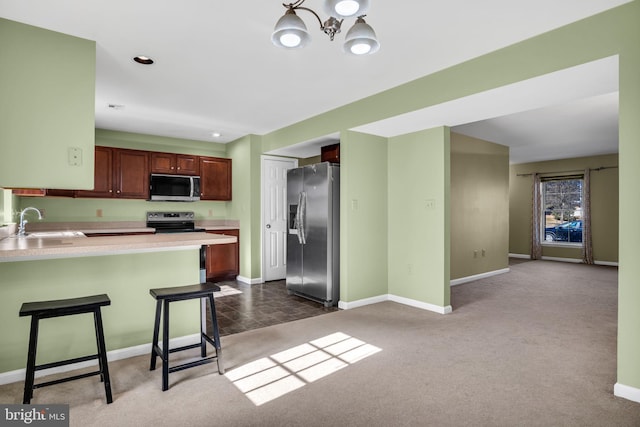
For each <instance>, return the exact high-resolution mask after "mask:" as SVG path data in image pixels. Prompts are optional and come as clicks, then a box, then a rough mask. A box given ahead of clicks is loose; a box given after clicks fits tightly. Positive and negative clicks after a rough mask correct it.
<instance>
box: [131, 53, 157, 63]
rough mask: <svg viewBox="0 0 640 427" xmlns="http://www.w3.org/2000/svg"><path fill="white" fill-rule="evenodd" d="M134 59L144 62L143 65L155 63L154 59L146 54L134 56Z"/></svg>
mask: <svg viewBox="0 0 640 427" xmlns="http://www.w3.org/2000/svg"><path fill="white" fill-rule="evenodd" d="M133 60H134V61H136V62H137V63H138V64H143V65H151V64H153V59H151V58H149V57H148V56H144V55H138V56H134V57H133Z"/></svg>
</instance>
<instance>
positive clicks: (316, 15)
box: [293, 0, 324, 31]
mask: <svg viewBox="0 0 640 427" xmlns="http://www.w3.org/2000/svg"><path fill="white" fill-rule="evenodd" d="M302 1H304V0H302ZM293 9H302V10H306V11H307V12H311V13H313V16H315V17H316V19H317V20H318V23H319V24H320V29H321V30H322V31H324V25H323V24H322V19H320V17H319V16H318V14H317V13H315V12H314V11H313V10H311V9H309V8H308V7H302V6H295V7H294V8H293Z"/></svg>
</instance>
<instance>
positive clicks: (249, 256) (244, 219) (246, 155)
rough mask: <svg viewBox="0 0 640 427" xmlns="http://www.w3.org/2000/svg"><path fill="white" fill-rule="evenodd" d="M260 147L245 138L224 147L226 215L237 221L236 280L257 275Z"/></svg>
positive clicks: (256, 138)
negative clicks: (228, 190) (228, 192)
mask: <svg viewBox="0 0 640 427" xmlns="http://www.w3.org/2000/svg"><path fill="white" fill-rule="evenodd" d="M261 143H262V140H261V138H260V137H259V136H257V135H248V136H246V137H243V138H240V139H238V140H236V141H234V142H232V143H230V144H228V147H227V153H228V156H229V158H231V159H232V173H233V175H232V182H233V196H232V200H231V202H229V204H228V215H229V216H230V217H231V218H234V219H237V220H239V221H240V276H243V277H246V278H249V279H255V278H259V277H260V275H261V271H260V267H261V264H260V263H261V258H260V254H261V253H262V252H261V244H262V238H261V236H262V233H261V232H260V227H261V226H260V221H261V216H260V214H261V211H260V202H261V199H260V191H261V187H260V180H261V172H260V155H261Z"/></svg>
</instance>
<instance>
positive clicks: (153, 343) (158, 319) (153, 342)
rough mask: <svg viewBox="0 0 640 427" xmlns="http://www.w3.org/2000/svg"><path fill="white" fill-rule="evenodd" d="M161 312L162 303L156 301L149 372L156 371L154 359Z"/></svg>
mask: <svg viewBox="0 0 640 427" xmlns="http://www.w3.org/2000/svg"><path fill="white" fill-rule="evenodd" d="M161 312H162V301H161V300H158V301H157V302H156V321H155V323H154V326H153V341H152V342H151V364H150V365H149V370H150V371H153V370H155V369H156V357H158V353H157V352H156V348H158V335H159V333H160V313H161Z"/></svg>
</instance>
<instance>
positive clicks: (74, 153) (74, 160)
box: [68, 147, 82, 166]
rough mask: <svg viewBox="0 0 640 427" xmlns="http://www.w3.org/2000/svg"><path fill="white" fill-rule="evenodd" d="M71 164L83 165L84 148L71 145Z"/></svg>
mask: <svg viewBox="0 0 640 427" xmlns="http://www.w3.org/2000/svg"><path fill="white" fill-rule="evenodd" d="M68 153H69V166H80V165H82V149H81V148H78V147H69V150H68Z"/></svg>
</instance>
